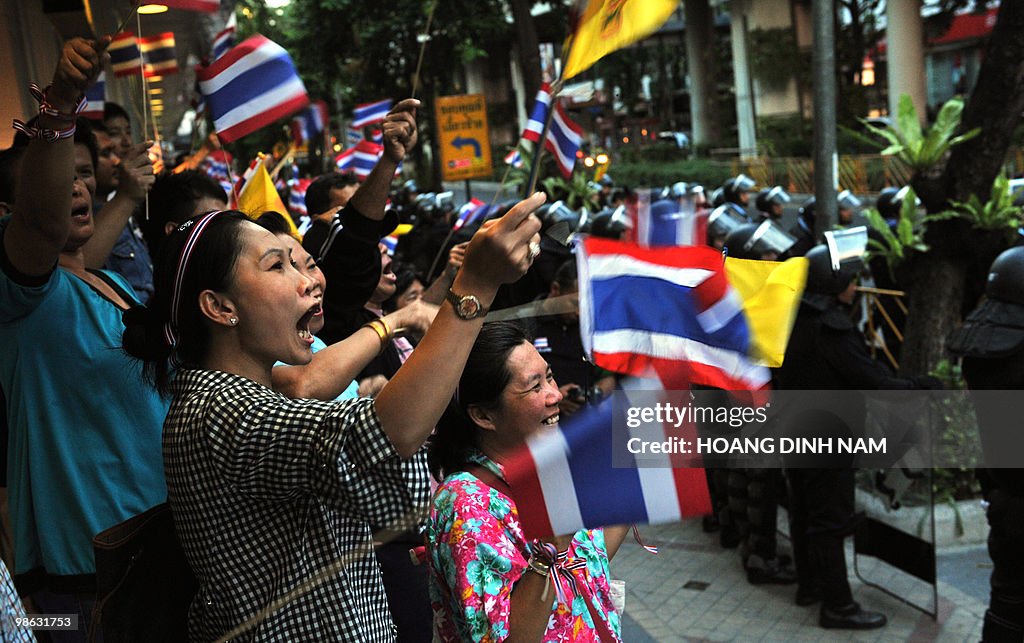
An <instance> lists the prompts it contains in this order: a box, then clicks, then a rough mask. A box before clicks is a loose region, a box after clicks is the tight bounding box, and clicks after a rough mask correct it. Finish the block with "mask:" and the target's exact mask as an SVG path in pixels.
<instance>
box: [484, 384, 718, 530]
mask: <svg viewBox="0 0 1024 643" xmlns="http://www.w3.org/2000/svg"><path fill="white" fill-rule="evenodd" d="M614 406H615V405H614V404H613V403H612V400H611V399H609V400H606V401H605V403H603V404H602V405H601V406H599V407H597V408H588V409H585V410H584V411H581V412H580V413H578V414H576V415H574V416H572V417H571V418H569V419H568V420H567V421H566V422H564V423H563V424H562V425H561V426H560V427H559V428H558V430H556V431H554V432H542V433H540V434H538V435H535V436H533V437H531V438H529V439H528V440H527V442H526V446H525V447H524V448H523V449H522V450H520V451H519V452H517V453H516V454H514V455H513V456H512V457H511V458H509V459H508V460H507V461H506V462H504V463H503V465H504V469H505V479H506V481H507V482H508V485H509V487H510V488H511V490H512V494H513V496H514V497H515V498H514V500H515V503H516V507H517V508H518V510H519V519H520V522H521V524H522V528H523V534H524V535H525V536H526V538H528V539H532V538H545V537H549V536H554V535H558V534H571V533H574V532H576V531H578V530H580V529H584V528H596V527H604V526H608V525H621V524H630V523H641V524H657V523H665V522H676V521H679V520H680V519H682V518H690V517H695V516H702V515H705V514H709V513H711V499H710V495H709V494H708V487H707V477H706V476H705V474H704V469H701V468H684V467H681V466H679V467H673V464H677V462H676V461H675V460H674V459H673V456H669V455H665V456H664V462H661V463H652V462H651V459H650V456H649V455H648V456H645V459H644V461H643V466H613V465H612V455H613V449H615V454H616V458H617V459H618V458H620V457H624V456H629V452H628V450H627V449H626V448H625V445H624V444H619V443H618V441H617V440H616V439H615V438H613V435H614V434H613V431H612V422H613V420H614V419H615V416H614V413H615V410H616V409H615V408H614ZM618 421H619V422H621V426H625V418H624V417H620V418H618ZM677 434H678V432H675V431H674V432H673V434H672V435H673V436H674V435H677ZM617 464H621V463H618V462H617ZM635 464H639V463H635ZM678 464H681V463H678ZM657 465H660V466H657Z"/></svg>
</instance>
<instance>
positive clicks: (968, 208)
mask: <svg viewBox="0 0 1024 643" xmlns="http://www.w3.org/2000/svg"><path fill="white" fill-rule="evenodd" d="M1020 191H1021V189H1020V188H1018V189H1017V190H1011V189H1010V180H1009V179H1007V178H1006V177H1005V176H1003V175H999V176H997V177H996V178H995V180H994V181H993V182H992V191H991V193H990V194H989V199H988V201H986V202H984V203H982V202H981V199H979V198H978V195H977V194H972V195H971V196H970V198H969V199H967V202H966V203H965V202H963V201H951V202H950V204H951V205H952V206H953V209H952V210H950V211H949V212H952V213H953V214H955V215H956V216H958V217H960V218H962V219H965V220H966V221H969V222H970V224H971V225H972V226H974V227H975V228H978V229H981V230H993V231H1003V232H1006V233H1007V235H1008V236H1009V237H1011V238H1012V236H1013V235H1014V234H1016V231H1017V229H1018V228H1020V227H1021V223H1022V221H1021V213H1022V208H1021V207H1020V206H1018V205H1016V204H1015V203H1014V200H1015V199H1016V197H1017V195H1018V194H1019V193H1020Z"/></svg>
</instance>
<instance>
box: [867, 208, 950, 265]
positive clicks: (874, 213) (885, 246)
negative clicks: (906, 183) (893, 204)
mask: <svg viewBox="0 0 1024 643" xmlns="http://www.w3.org/2000/svg"><path fill="white" fill-rule="evenodd" d="M864 216H866V217H867V220H868V223H869V224H870V225H871V228H872V230H874V232H875V233H876V234H874V235H871V236H869V238H868V252H869V254H871V255H872V256H876V257H882V258H884V259H885V263H886V264H887V265H888V266H889V272H890V273H893V272H894V271H895V270H896V267H897V266H898V265H899V264H901V263H902V262H903V260H905V259H906V258H907V257H908V256H909V255H910V253H911V252H928V250H929V248H928V244H926V243H925V242H924V235H925V232H926V231H927V229H928V224H929V223H931V222H933V221H945V220H948V219H954V218H956V217H957V216H959V215H958V214H957V213H956V212H953V211H951V210H947V211H945V212H940V213H938V214H927V213H925V212H924V211H923V210H919V209H918V207H917V195H916V194H914V190H913V188H908V189H907V194H906V195H905V196H904V197H903V203H902V205H901V206H900V216H899V219H897V220H896V224H895V225H890V224H889V222H888V221H886V220H885V219H884V218H883V217H882V215H881V213H879V212H878V210H876V209H875V208H869V209H868V210H865V211H864Z"/></svg>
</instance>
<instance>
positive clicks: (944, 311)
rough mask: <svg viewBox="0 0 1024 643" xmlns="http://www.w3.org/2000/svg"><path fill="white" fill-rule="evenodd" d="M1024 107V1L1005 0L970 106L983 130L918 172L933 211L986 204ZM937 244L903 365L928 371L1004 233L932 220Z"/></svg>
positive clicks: (925, 262) (970, 117)
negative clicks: (973, 200) (933, 167)
mask: <svg viewBox="0 0 1024 643" xmlns="http://www.w3.org/2000/svg"><path fill="white" fill-rule="evenodd" d="M1022 110H1024V2H1003V3H1002V4H1001V5H1000V7H999V13H998V16H997V18H996V24H995V27H994V29H993V30H992V35H991V36H990V37H989V41H988V44H987V46H986V48H985V55H984V59H983V62H982V65H981V69H980V70H979V73H978V82H977V84H976V85H975V87H974V91H973V93H972V94H971V96H970V99H969V100H968V101H967V104H966V106H965V108H964V114H963V119H962V121H961V124H960V132H965V131H968V130H970V129H973V128H975V127H980V128H981V134H980V135H978V136H977V137H975V138H974V139H972V140H970V141H968V142H966V143H964V144H962V145H958V146H956V147H954V148H953V150H952V153H951V154H950V156H949V159H948V162H947V163H946V165H945V168H942V169H941V171H940V173H937V174H936V175H933V176H930V177H929V176H924V175H918V176H915V177H914V181H913V185H914V189H915V191H917V192H918V194H919V196H920V197H921V201H922V202H923V203H924V205H925V207H926V208H927V209H928V211H929V212H941V211H943V210H945V209H947V208H948V207H949V201H950V200H951V199H953V200H957V201H967V199H968V198H969V197H970V195H972V194H976V195H978V198H979V199H981V200H982V201H983V202H984V201H987V200H988V198H989V194H990V190H991V187H992V181H993V180H994V179H995V177H996V176H997V175H998V174H999V172H1000V171H1001V170H1002V166H1003V162H1004V161H1005V159H1006V153H1007V150H1008V149H1009V146H1010V143H1011V136H1010V133H1012V132H1013V131H1014V130H1015V128H1016V127H1017V124H1018V123H1019V122H1020V115H1021V111H1022ZM926 241H927V242H928V244H929V245H930V246H931V250H930V251H929V252H928V253H927V254H925V255H922V256H920V257H919V258H918V259H917V261H915V264H914V266H913V269H912V274H913V276H914V279H913V281H912V292H911V296H910V307H909V308H910V310H909V315H908V320H907V328H906V331H907V332H906V343H905V344H904V345H903V352H902V364H901V371H903V372H904V373H908V374H910V373H914V374H919V373H925V372H927V371H928V370H930V369H931V368H933V367H934V366H935V365H936V363H937V362H938V361H939V360H940V359H942V357H943V356H944V353H945V343H946V337H947V336H948V335H949V332H950V331H951V330H953V329H954V328H955V327H956V326H957V325H958V324H959V323H960V320H961V318H962V314H963V311H964V309H965V308H966V309H970V308H971V307H973V305H974V304H975V303H976V301H977V296H978V295H979V294H980V290H981V286H982V284H983V283H984V276H985V274H986V272H987V270H988V266H989V264H990V263H991V261H992V259H993V258H994V256H995V254H996V253H997V252H998V251H999V250H1001V249H1003V248H1004V247H1005V244H1006V238H1005V236H1000V235H998V234H992V233H982V232H980V231H977V230H973V229H971V228H969V227H968V225H967V224H966V223H965V222H964V221H962V220H953V221H948V222H941V223H933V224H931V226H929V229H928V233H927V237H926Z"/></svg>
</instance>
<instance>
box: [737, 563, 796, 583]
mask: <svg viewBox="0 0 1024 643" xmlns="http://www.w3.org/2000/svg"><path fill="white" fill-rule="evenodd" d="M746 570H747V582H749V583H750V584H751V585H792V584H793V583H795V582H796V570H795V569H793V568H792V567H790V566H786V565H782V564H780V563H779V560H778V559H777V558H773V559H771V560H763V559H761V558H760V557H757V556H751V557H750V558H749V559H748V562H747V566H746Z"/></svg>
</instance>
